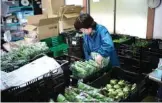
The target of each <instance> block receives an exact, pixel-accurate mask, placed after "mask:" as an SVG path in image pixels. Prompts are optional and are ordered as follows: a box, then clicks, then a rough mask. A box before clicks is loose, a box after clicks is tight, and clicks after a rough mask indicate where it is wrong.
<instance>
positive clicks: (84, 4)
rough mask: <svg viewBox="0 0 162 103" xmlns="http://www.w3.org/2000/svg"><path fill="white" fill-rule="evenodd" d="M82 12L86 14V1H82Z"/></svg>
mask: <svg viewBox="0 0 162 103" xmlns="http://www.w3.org/2000/svg"><path fill="white" fill-rule="evenodd" d="M83 12H84V13H87V0H83Z"/></svg>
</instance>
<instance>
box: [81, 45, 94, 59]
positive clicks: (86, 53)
mask: <svg viewBox="0 0 162 103" xmlns="http://www.w3.org/2000/svg"><path fill="white" fill-rule="evenodd" d="M83 50H84V56H85V59H86V60H89V59H92V57H91V55H90V54H89V53H88V50H87V46H86V44H85V43H84V44H83Z"/></svg>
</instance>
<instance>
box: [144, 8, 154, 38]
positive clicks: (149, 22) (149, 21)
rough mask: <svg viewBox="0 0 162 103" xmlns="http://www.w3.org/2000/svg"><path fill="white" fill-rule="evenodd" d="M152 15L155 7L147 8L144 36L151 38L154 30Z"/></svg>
mask: <svg viewBox="0 0 162 103" xmlns="http://www.w3.org/2000/svg"><path fill="white" fill-rule="evenodd" d="M154 17H155V9H154V8H153V9H152V8H148V16H147V32H146V38H147V39H152V38H153V32H154Z"/></svg>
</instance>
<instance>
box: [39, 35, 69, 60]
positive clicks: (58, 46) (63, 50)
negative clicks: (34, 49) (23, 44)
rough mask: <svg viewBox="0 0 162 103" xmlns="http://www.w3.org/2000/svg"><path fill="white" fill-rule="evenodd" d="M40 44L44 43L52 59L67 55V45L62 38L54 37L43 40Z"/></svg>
mask: <svg viewBox="0 0 162 103" xmlns="http://www.w3.org/2000/svg"><path fill="white" fill-rule="evenodd" d="M41 41H42V42H46V43H47V45H48V47H49V48H50V51H51V52H53V57H58V56H62V55H64V54H67V53H68V48H69V46H68V44H66V43H65V42H64V39H63V36H61V35H59V36H54V37H50V38H47V39H44V40H41Z"/></svg>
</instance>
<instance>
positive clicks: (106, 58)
mask: <svg viewBox="0 0 162 103" xmlns="http://www.w3.org/2000/svg"><path fill="white" fill-rule="evenodd" d="M98 55H100V54H99V53H97V52H92V53H91V57H92V59H93V60H95V59H96V57H97V56H98ZM109 60H110V58H109V57H103V59H102V61H101V64H100V67H101V68H104V67H106V66H107V65H108V63H109Z"/></svg>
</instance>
